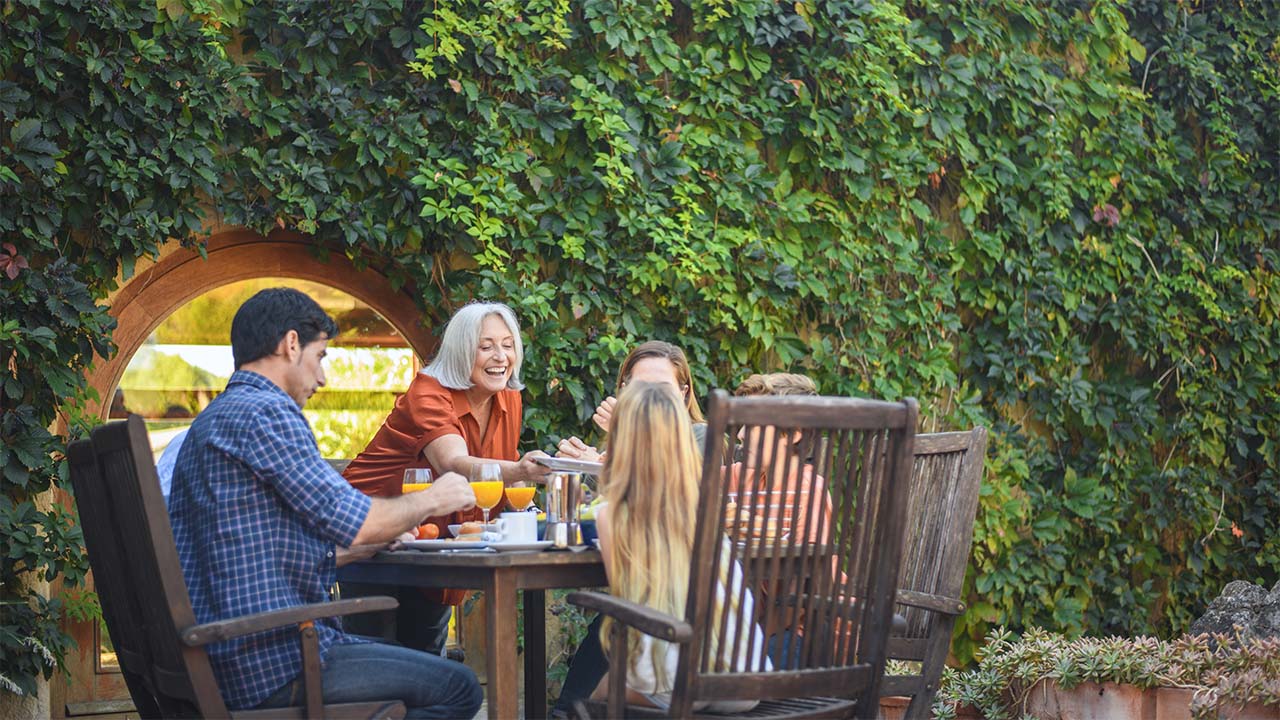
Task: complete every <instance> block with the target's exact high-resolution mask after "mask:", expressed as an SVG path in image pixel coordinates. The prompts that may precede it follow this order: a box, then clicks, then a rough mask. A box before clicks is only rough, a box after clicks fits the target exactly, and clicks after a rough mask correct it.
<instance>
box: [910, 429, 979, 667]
mask: <svg viewBox="0 0 1280 720" xmlns="http://www.w3.org/2000/svg"><path fill="white" fill-rule="evenodd" d="M986 448H987V429H986V428H983V427H977V428H974V429H973V430H969V431H966V432H949V433H931V434H921V435H917V436H916V447H915V458H914V462H913V463H912V469H911V490H910V492H909V493H908V496H909V498H910V500H909V502H908V504H907V531H906V536H905V537H904V539H903V550H902V569H901V571H900V572H899V574H898V587H900V588H902V589H903V590H911V591H914V592H918V593H925V594H927V595H932V596H934V597H938V598H946V599H952V600H957V601H958V600H960V596H961V593H962V592H963V590H964V571H965V568H966V567H968V564H969V550H970V546H971V544H972V542H973V521H974V517H975V516H976V515H977V512H978V494H979V491H980V490H981V487H982V469H983V459H984V457H985V456H986ZM898 612H899V613H901V614H902V615H903V616H904V617H905V618H906V620H907V628H906V632H905V633H903V634H902V636H901V637H894V638H893V640H892V641H891V642H890V647H889V657H891V658H894V659H900V660H923V659H925V656H926V655H927V654H928V642H927V639H928V638H931V637H933V636H934V635H935V634H937V633H938V632H939V631H942V632H943V633H945V635H946V640H947V644H948V646H949V645H950V641H951V629H952V627H953V626H954V619H955V618H954V616H953V615H952V616H950V617H947V614H946V613H939V612H936V611H932V610H926V609H923V608H917V607H908V606H905V605H903V606H900V607H899V609H898ZM943 625H945V627H942V626H943ZM944 659H945V655H944Z"/></svg>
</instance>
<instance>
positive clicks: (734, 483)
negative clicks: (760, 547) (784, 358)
mask: <svg viewBox="0 0 1280 720" xmlns="http://www.w3.org/2000/svg"><path fill="white" fill-rule="evenodd" d="M733 394H734V395H738V396H753V395H775V396H781V395H817V394H818V387H817V386H816V385H815V384H814V382H813V380H811V379H810V378H809V377H808V376H805V375H797V374H794V373H770V374H767V375H760V374H755V375H750V376H748V377H747V379H746V380H743V381H742V382H741V383H740V384H739V385H738V387H737V389H735V390H734V391H733ZM762 430H763V434H764V438H763V442H761V439H760V438H757V437H754V436H752V437H750V438H747V437H744V435H745V434H746V429H745V428H743V429H742V430H739V431H738V443H739V447H740V448H742V449H743V450H744V451H745V458H744V459H743V462H736V463H734V464H733V465H732V466H730V479H729V484H730V488H729V492H731V493H738V508H737V509H738V511H739V512H746V511H747V509H748V508H749V507H750V505H751V499H750V495H749V494H750V493H753V492H763V493H766V495H765V496H764V497H762V498H760V499H759V500H758V501H757V503H758V504H757V507H758V508H760V509H761V510H764V511H766V517H765V518H764V522H759V523H758V527H761V528H763V527H765V524H766V523H770V524H772V526H773V529H775V530H776V532H777V533H778V534H779V535H785V534H787V533H796V534H797V536H798V537H803V538H804V539H805V540H806V541H808V542H811V543H817V542H819V541H820V540H821V538H820V537H819V533H820V532H823V530H822V529H821V528H825V533H824V534H829V533H830V532H831V494H830V493H829V492H826V481H825V480H823V479H822V478H821V477H818V476H815V473H814V468H813V465H811V464H809V462H807V461H806V460H804V459H801V461H800V462H798V463H793V462H792V461H791V459H790V457H789V454H788V453H787V451H786V447H785V445H786V443H790V444H793V445H794V444H796V443H798V442H800V440H801V437H800V433H799V432H794V433H792V436H791V437H789V438H781V437H777V430H776V429H775V428H772V427H766V428H763V429H762ZM758 448H761V449H763V451H764V457H760V458H758V457H756V456H755V455H756V452H757V449H758ZM775 458H776V460H775ZM764 468H771V469H772V475H771V476H766V474H765V471H764ZM788 470H791V471H792V472H790V473H788V472H787V471H788ZM744 476H745V479H744ZM815 487H818V488H822V489H823V492H822V493H819V494H814V493H813V492H812V489H813V488H815ZM797 495H799V497H798V498H797V497H796V496H797ZM792 508H798V509H799V511H800V512H799V517H792V516H791V509H792Z"/></svg>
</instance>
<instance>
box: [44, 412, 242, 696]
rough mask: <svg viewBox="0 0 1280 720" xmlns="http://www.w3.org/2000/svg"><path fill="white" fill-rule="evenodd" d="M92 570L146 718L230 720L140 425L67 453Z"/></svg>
mask: <svg viewBox="0 0 1280 720" xmlns="http://www.w3.org/2000/svg"><path fill="white" fill-rule="evenodd" d="M68 457H69V459H70V461H71V480H72V484H73V486H74V488H75V493H76V505H77V507H78V508H79V512H80V522H81V526H82V527H83V529H84V535H85V545H86V547H87V548H88V551H89V563H90V566H91V567H92V568H93V574H94V582H95V583H96V585H97V588H98V596H99V599H100V601H101V603H102V610H103V616H104V619H105V620H106V622H107V629H108V631H109V632H110V633H111V640H112V643H113V644H114V645H115V648H116V653H117V656H118V658H119V660H120V666H121V670H122V671H123V672H124V674H125V679H126V681H127V682H128V685H129V691H130V694H131V695H132V696H133V700H134V703H135V705H136V706H137V709H138V711H139V713H140V714H141V715H142V716H143V717H166V718H169V717H192V716H202V717H227V716H228V715H229V713H228V712H227V709H226V706H225V704H224V703H223V700H222V696H221V695H220V694H219V692H218V685H217V681H216V680H215V679H214V676H213V671H212V669H211V668H210V666H209V659H208V655H206V653H205V651H204V649H203V648H189V647H186V646H185V645H184V644H183V643H182V642H181V640H180V639H179V632H180V631H181V630H183V629H185V628H188V627H190V626H192V625H195V624H196V623H195V614H194V612H193V611H192V609H191V599H190V597H189V596H188V595H187V586H186V582H185V581H184V579H183V575H182V567H181V565H180V564H179V562H178V551H177V547H176V546H175V544H174V540H173V531H172V530H171V529H170V527H169V515H168V512H167V511H166V509H165V502H164V497H163V496H162V495H161V493H160V481H159V479H158V478H157V476H156V470H155V464H154V459H153V456H152V454H151V446H150V444H149V442H148V440H147V431H146V425H145V424H144V423H143V421H142V418H140V417H138V416H137V415H130V416H129V417H128V419H127V420H125V421H123V422H115V423H109V424H107V425H102V426H100V427H98V428H96V429H94V431H93V434H92V439H91V440H80V441H78V442H75V443H72V444H71V446H70V448H69V449H68Z"/></svg>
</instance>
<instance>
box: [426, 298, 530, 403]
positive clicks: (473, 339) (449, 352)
mask: <svg viewBox="0 0 1280 720" xmlns="http://www.w3.org/2000/svg"><path fill="white" fill-rule="evenodd" d="M490 315H497V316H498V317H500V318H502V321H503V322H504V323H506V325H507V329H508V330H510V331H511V337H512V338H514V340H515V352H514V353H513V357H512V360H511V378H510V379H509V380H507V387H508V388H510V389H512V390H523V389H524V383H522V382H520V366H521V365H523V364H524V342H523V341H522V340H521V339H520V322H519V321H518V320H516V314H515V313H514V312H512V310H511V308H509V307H507V306H506V305H504V304H502V303H498V302H473V303H468V304H466V305H463V306H462V307H460V308H458V311H457V312H455V313H454V314H453V317H451V318H449V324H448V325H445V327H444V337H443V338H441V339H440V347H439V349H437V350H436V356H435V358H433V359H432V360H431V364H429V365H427V366H426V367H424V368H422V374H423V375H430V376H431V377H433V378H435V379H436V380H439V381H440V384H441V385H443V386H445V387H447V388H449V389H451V390H467V389H469V388H470V387H471V386H472V385H473V383H472V382H471V368H472V367H474V366H475V364H476V350H477V348H479V346H480V326H481V325H483V324H484V319H485V318H487V317H489V316H490Z"/></svg>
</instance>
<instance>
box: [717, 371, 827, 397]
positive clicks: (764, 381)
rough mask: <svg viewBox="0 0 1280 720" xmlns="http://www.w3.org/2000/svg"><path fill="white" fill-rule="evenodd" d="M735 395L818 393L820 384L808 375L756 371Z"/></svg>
mask: <svg viewBox="0 0 1280 720" xmlns="http://www.w3.org/2000/svg"><path fill="white" fill-rule="evenodd" d="M733 394H734V395H817V394H818V386H817V385H816V384H814V382H813V380H812V379H810V378H809V376H808V375H799V374H796V373H767V374H763V375H762V374H760V373H756V374H753V375H748V376H747V379H746V380H743V381H742V382H741V383H740V384H739V385H738V388H737V389H736V390H734V391H733Z"/></svg>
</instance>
